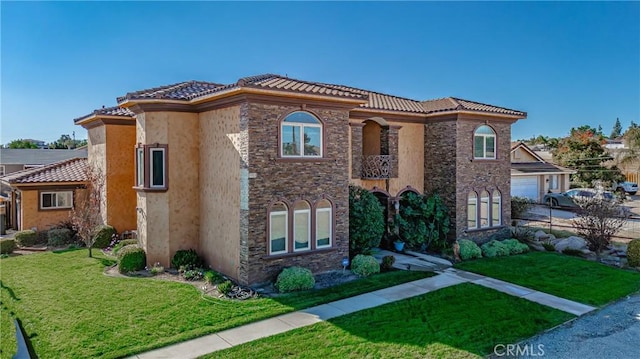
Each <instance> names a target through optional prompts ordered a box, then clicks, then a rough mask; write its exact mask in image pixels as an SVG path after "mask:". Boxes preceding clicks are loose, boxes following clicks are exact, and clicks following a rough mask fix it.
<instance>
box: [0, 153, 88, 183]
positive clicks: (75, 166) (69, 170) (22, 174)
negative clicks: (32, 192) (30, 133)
mask: <svg viewBox="0 0 640 359" xmlns="http://www.w3.org/2000/svg"><path fill="white" fill-rule="evenodd" d="M86 168H87V159H86V158H72V159H70V160H66V161H61V162H56V163H53V164H50V165H47V166H44V167H38V168H30V169H26V170H22V171H18V172H13V173H10V174H8V175H5V176H2V177H0V181H2V182H6V183H12V184H13V183H17V184H24V183H52V182H82V181H86V180H87V177H86Z"/></svg>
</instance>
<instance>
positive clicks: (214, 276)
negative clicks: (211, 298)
mask: <svg viewBox="0 0 640 359" xmlns="http://www.w3.org/2000/svg"><path fill="white" fill-rule="evenodd" d="M223 279H224V278H223V277H222V275H221V274H220V273H218V272H216V271H212V270H208V271H206V272H204V280H205V281H207V283H209V284H216V283H220V282H222V280H223Z"/></svg>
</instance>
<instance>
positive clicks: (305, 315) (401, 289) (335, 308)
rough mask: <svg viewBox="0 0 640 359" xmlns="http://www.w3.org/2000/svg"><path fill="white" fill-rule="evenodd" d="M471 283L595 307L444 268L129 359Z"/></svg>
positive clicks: (180, 351)
mask: <svg viewBox="0 0 640 359" xmlns="http://www.w3.org/2000/svg"><path fill="white" fill-rule="evenodd" d="M465 282H471V283H475V284H478V285H482V286H484V287H487V288H491V289H495V290H498V291H501V292H504V293H507V294H510V295H514V296H517V297H520V298H524V299H527V300H530V301H534V302H536V303H540V304H543V305H547V306H550V307H553V308H556V309H560V310H563V311H566V312H569V313H571V314H574V315H582V314H584V313H587V312H590V311H592V310H594V309H595V308H593V307H590V306H587V305H584V304H581V303H577V302H573V301H570V300H566V299H563V298H559V297H556V296H553V295H549V294H545V293H542V292H538V291H535V290H533V289H529V288H525V287H521V286H517V285H515V284H511V283H507V282H504V281H500V280H497V279H493V278H489V277H485V276H481V275H477V274H473V273H469V272H465V271H460V270H457V269H453V268H448V269H445V270H444V271H442V272H440V274H439V275H437V276H435V277H430V278H424V279H420V280H416V281H413V282H409V283H404V284H400V285H396V286H393V287H389V288H384V289H380V290H376V291H374V292H370V293H365V294H361V295H357V296H355V297H351V298H346V299H342V300H338V301H335V302H331V303H327V304H322V305H319V306H316V307H312V308H308V309H304V310H300V311H297V312H293V313H288V314H284V315H280V316H277V317H274V318H270V319H266V320H262V321H259V322H255V323H250V324H247V325H243V326H240V327H237V328H233V329H229V330H224V331H221V332H218V333H215V334H210V335H206V336H204V337H200V338H197V339H193V340H189V341H186V342H182V343H178V344H174V345H170V346H167V347H164V348H160V349H156V350H153V351H150V352H146V353H141V354H138V355H136V356H134V357H133V358H140V359H152V358H153V359H161V358H166V359H169V358H175V359H182V358H185V359H186V358H197V357H199V356H202V355H204V354H209V353H213V352H216V351H219V350H223V349H227V348H231V347H233V346H236V345H240V344H244V343H247V342H250V341H253V340H256V339H260V338H265V337H269V336H272V335H276V334H280V333H284V332H287V331H290V330H293V329H296V328H301V327H305V326H308V325H312V324H315V323H318V322H321V321H324V320H328V319H331V318H335V317H338V316H341V315H345V314H350V313H353V312H357V311H360V310H363V309H368V308H373V307H377V306H380V305H384V304H387V303H391V302H395V301H399V300H402V299H407V298H411V297H415V296H418V295H422V294H426V293H429V292H433V291H435V290H438V289H441V288H445V287H449V286H452V285H456V284H460V283H465Z"/></svg>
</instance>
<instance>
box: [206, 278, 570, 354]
mask: <svg viewBox="0 0 640 359" xmlns="http://www.w3.org/2000/svg"><path fill="white" fill-rule="evenodd" d="M573 317H574V316H573V315H571V314H568V313H565V312H562V311H559V310H556V309H553V308H549V307H546V306H543V305H540V304H537V303H533V302H530V301H527V300H525V299H521V298H516V297H512V296H510V295H507V294H504V293H501V292H498V291H495V290H492V289H488V288H484V287H481V286H478V285H474V284H469V283H463V284H459V285H456V286H452V287H447V288H443V289H440V290H437V291H435V292H431V293H427V294H425V295H421V296H418V297H414V298H410V299H406V300H402V301H399V302H394V303H390V304H386V305H383V306H381V307H376V308H371V309H367V310H364V311H360V312H356V313H353V314H349V315H345V316H342V317H338V318H334V319H332V320H329V321H327V322H322V323H317V324H314V325H312V326H309V327H304V328H300V329H296V330H293V331H290V332H287V333H283V334H279V335H276V336H272V337H269V338H264V339H261V340H258V341H254V342H251V343H247V344H244V345H240V346H237V347H234V348H230V349H227V350H224V351H220V352H216V353H212V354H210V355H208V356H205V358H284V357H289V358H322V357H324V358H365V357H367V358H432V357H436V358H476V357H479V356H484V355H488V354H491V353H492V352H493V348H494V346H495V345H497V344H510V343H516V342H518V341H520V340H522V339H525V338H528V337H531V336H533V335H535V334H536V333H538V332H540V331H542V330H544V329H547V328H551V327H554V326H556V325H558V324H561V323H563V322H565V321H567V320H569V319H571V318H573Z"/></svg>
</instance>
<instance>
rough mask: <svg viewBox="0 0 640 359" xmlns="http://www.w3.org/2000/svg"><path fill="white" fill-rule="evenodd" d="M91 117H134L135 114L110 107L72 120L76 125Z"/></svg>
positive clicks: (120, 108) (123, 109) (126, 109)
mask: <svg viewBox="0 0 640 359" xmlns="http://www.w3.org/2000/svg"><path fill="white" fill-rule="evenodd" d="M91 116H118V117H135V114H134V113H133V112H132V111H131V110H129V109H128V108H123V107H118V106H112V107H103V108H100V109H97V110H94V111H93V112H92V113H90V114H87V115H84V116H82V117H78V118H75V119H73V122H74V123H78V122H80V121H82V120H84V119H86V118H89V117H91Z"/></svg>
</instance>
